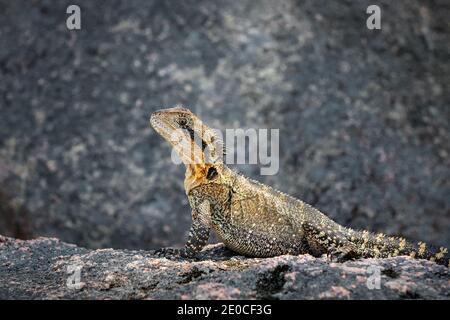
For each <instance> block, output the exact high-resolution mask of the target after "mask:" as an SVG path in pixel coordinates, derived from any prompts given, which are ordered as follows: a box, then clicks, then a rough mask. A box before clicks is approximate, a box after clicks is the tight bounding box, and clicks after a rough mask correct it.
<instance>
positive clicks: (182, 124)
mask: <svg viewBox="0 0 450 320" xmlns="http://www.w3.org/2000/svg"><path fill="white" fill-rule="evenodd" d="M177 123H178V125H179V126H180V128H186V126H187V124H188V120H187V119H186V118H184V117H181V118H178V120H177Z"/></svg>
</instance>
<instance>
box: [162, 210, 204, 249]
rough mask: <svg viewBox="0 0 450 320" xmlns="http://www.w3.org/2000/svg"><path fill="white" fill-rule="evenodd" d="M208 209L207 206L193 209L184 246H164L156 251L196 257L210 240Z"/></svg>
mask: <svg viewBox="0 0 450 320" xmlns="http://www.w3.org/2000/svg"><path fill="white" fill-rule="evenodd" d="M206 209H207V208H204V207H200V208H199V209H192V226H191V229H190V231H189V237H188V240H187V242H186V244H185V246H184V248H181V249H174V248H162V249H160V250H158V251H157V252H156V253H157V254H162V255H164V256H167V255H169V256H170V255H172V256H173V255H178V256H181V257H185V258H193V257H195V255H196V254H197V253H199V252H200V251H201V250H202V249H203V247H204V246H205V245H206V244H207V243H208V240H209V233H210V226H209V223H208V221H209V210H206Z"/></svg>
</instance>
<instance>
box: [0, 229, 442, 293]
mask: <svg viewBox="0 0 450 320" xmlns="http://www.w3.org/2000/svg"><path fill="white" fill-rule="evenodd" d="M0 240H1V241H0V279H2V281H1V282H0V299H449V295H450V274H449V269H448V268H446V267H444V266H440V265H436V264H434V263H432V262H429V261H425V260H413V259H411V258H409V257H396V258H389V259H383V260H382V259H362V260H357V261H349V262H346V263H342V264H340V263H332V262H331V263H330V262H327V260H326V258H325V257H323V258H314V257H312V256H310V255H300V256H290V255H285V256H279V257H274V258H264V259H256V258H245V257H242V256H237V255H235V254H234V253H233V252H231V251H229V250H228V249H226V248H225V247H224V246H223V245H222V244H216V245H208V246H207V247H206V248H205V249H204V250H203V251H202V252H201V254H200V256H199V258H198V259H197V260H185V259H179V258H172V259H167V258H165V257H163V258H161V257H158V256H157V255H155V252H154V251H131V250H113V249H98V250H91V249H85V248H81V247H77V246H75V245H71V244H67V243H64V242H61V241H59V240H57V239H52V238H38V239H35V240H28V241H22V240H15V239H12V238H6V237H0Z"/></svg>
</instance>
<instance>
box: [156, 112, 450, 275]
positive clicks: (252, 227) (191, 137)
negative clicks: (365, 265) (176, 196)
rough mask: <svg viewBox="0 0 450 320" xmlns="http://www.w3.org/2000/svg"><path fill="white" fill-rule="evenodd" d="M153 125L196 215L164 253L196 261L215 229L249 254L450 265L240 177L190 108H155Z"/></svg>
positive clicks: (436, 252) (427, 249) (434, 252)
mask: <svg viewBox="0 0 450 320" xmlns="http://www.w3.org/2000/svg"><path fill="white" fill-rule="evenodd" d="M150 125H151V126H152V127H153V128H154V129H155V131H156V132H157V133H158V134H159V135H161V136H162V137H163V138H164V139H165V140H166V141H167V142H169V144H170V145H171V146H172V148H174V149H175V151H176V152H177V154H178V155H179V157H180V159H181V161H182V162H183V164H184V165H185V167H186V174H185V180H184V188H185V192H186V195H187V197H188V200H189V205H190V207H191V210H192V211H191V215H192V225H191V228H190V231H189V236H188V239H187V242H186V244H185V246H184V247H183V248H179V249H171V248H166V250H164V249H161V250H160V251H159V253H163V254H167V253H171V254H178V255H180V256H183V257H186V258H193V257H195V256H196V255H197V254H198V253H199V252H200V251H201V250H202V249H203V247H204V246H206V244H207V242H208V240H209V236H210V231H211V230H213V231H214V232H215V233H216V235H217V236H218V238H219V240H221V241H222V242H223V243H224V244H225V246H226V247H227V248H229V249H231V250H232V251H234V252H237V253H238V254H241V255H244V256H248V257H261V258H263V257H273V256H278V255H283V254H292V255H298V254H306V253H308V254H311V255H312V256H315V257H319V256H322V255H324V254H325V255H327V256H328V257H329V258H330V259H331V260H335V261H338V262H343V261H346V260H351V259H357V258H387V257H395V256H400V255H408V256H410V257H412V258H417V259H427V260H431V261H434V262H436V263H439V264H443V265H446V266H448V267H450V265H449V264H450V261H449V254H448V250H447V248H444V247H440V248H437V247H434V246H429V245H427V244H426V243H425V242H419V243H417V244H415V243H413V242H410V241H407V240H406V239H404V238H401V237H394V236H387V235H385V234H383V233H372V232H369V231H365V230H363V231H358V230H354V229H351V228H348V227H344V226H342V225H340V224H338V223H337V222H335V221H334V220H332V219H331V218H329V217H328V216H327V215H325V214H324V213H322V212H321V211H319V210H318V209H316V208H314V207H313V206H311V205H309V204H307V203H305V202H304V201H302V200H299V199H297V198H294V197H292V196H289V195H287V194H285V193H283V192H281V191H278V190H276V189H274V188H271V187H269V186H267V185H264V184H262V183H260V182H257V181H255V180H252V179H249V178H247V177H245V176H243V175H241V174H239V173H237V172H235V171H234V170H232V169H231V168H229V167H228V166H227V165H226V164H225V163H224V161H223V154H224V149H223V143H222V142H221V140H220V139H219V137H218V135H217V134H216V132H215V131H214V130H212V129H211V128H210V127H208V126H207V125H205V124H204V123H203V122H202V121H201V120H200V119H199V118H198V117H197V116H196V115H195V114H194V113H192V112H191V111H190V110H189V109H187V108H185V107H182V106H177V107H173V108H168V109H162V110H158V111H155V112H154V113H152V115H151V117H150Z"/></svg>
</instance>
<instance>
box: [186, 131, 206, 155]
mask: <svg viewBox="0 0 450 320" xmlns="http://www.w3.org/2000/svg"><path fill="white" fill-rule="evenodd" d="M185 129H186V130H187V131H188V132H189V136H190V137H191V140H192V141H194V142H195V132H194V129H192V128H190V127H186V128H185ZM207 146H208V145H207V144H206V142H205V140H203V139H202V151H205V149H206V147H207Z"/></svg>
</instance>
